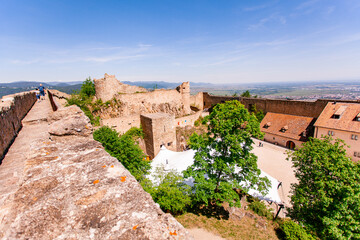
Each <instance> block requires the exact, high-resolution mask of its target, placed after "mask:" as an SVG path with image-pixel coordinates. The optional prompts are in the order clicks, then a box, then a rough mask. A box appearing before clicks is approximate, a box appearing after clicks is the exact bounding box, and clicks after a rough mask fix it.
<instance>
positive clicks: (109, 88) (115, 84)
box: [94, 73, 147, 102]
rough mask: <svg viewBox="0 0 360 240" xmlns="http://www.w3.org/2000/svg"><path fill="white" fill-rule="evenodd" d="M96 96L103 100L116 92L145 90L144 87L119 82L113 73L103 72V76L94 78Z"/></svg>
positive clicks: (108, 98) (109, 98) (111, 96)
mask: <svg viewBox="0 0 360 240" xmlns="http://www.w3.org/2000/svg"><path fill="white" fill-rule="evenodd" d="M94 84H95V92H96V98H97V99H101V100H102V101H103V102H106V101H109V100H111V99H112V98H113V97H114V96H115V94H118V93H135V92H147V90H146V89H145V88H142V87H138V86H131V85H127V84H123V83H121V82H120V81H119V80H117V79H116V78H115V75H108V74H107V73H105V75H104V78H100V79H94Z"/></svg>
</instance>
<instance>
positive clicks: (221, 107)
mask: <svg viewBox="0 0 360 240" xmlns="http://www.w3.org/2000/svg"><path fill="white" fill-rule="evenodd" d="M207 121H208V122H209V125H208V132H207V133H206V134H204V135H202V136H199V135H197V134H196V133H195V134H193V135H192V136H191V137H190V141H189V146H190V148H192V149H194V150H196V153H195V156H194V164H193V165H192V166H190V167H189V168H188V169H187V170H186V171H184V177H185V178H187V177H193V178H194V182H195V185H194V189H193V190H194V200H195V201H196V202H197V203H203V204H205V205H208V204H214V203H216V204H218V205H220V204H221V203H222V202H224V201H226V202H228V203H229V204H230V205H231V206H233V205H234V203H235V204H236V205H237V206H239V205H240V199H239V195H238V194H237V192H236V189H240V188H242V189H244V190H247V189H249V188H250V187H251V188H258V190H260V191H262V192H264V191H266V188H267V186H268V184H269V180H268V179H267V178H261V177H259V174H260V170H259V169H258V167H257V157H256V156H255V155H254V154H253V153H251V149H252V146H251V144H252V143H253V141H252V139H251V137H252V136H254V137H262V134H261V132H260V128H259V122H258V121H257V119H256V118H255V116H254V115H253V114H249V112H248V111H247V109H246V108H245V107H244V106H243V105H242V104H240V102H239V101H228V102H226V103H224V104H218V105H216V106H215V107H214V109H213V111H212V112H211V114H210V115H209V116H208V117H207ZM236 170H237V171H238V172H236ZM245 181H246V182H247V183H248V186H241V185H240V182H245Z"/></svg>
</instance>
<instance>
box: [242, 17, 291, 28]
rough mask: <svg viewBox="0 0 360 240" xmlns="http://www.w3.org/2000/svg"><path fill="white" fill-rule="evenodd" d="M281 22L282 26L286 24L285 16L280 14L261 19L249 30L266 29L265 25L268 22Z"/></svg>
mask: <svg viewBox="0 0 360 240" xmlns="http://www.w3.org/2000/svg"><path fill="white" fill-rule="evenodd" d="M273 21H275V22H280V23H281V24H286V18H285V17H284V16H281V15H278V14H272V15H270V16H268V17H266V18H262V19H260V20H259V21H258V22H257V23H255V24H251V25H250V26H249V27H248V29H249V30H256V29H258V28H262V27H264V25H265V24H266V23H268V22H273Z"/></svg>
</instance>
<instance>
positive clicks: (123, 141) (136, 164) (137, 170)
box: [93, 126, 151, 181]
mask: <svg viewBox="0 0 360 240" xmlns="http://www.w3.org/2000/svg"><path fill="white" fill-rule="evenodd" d="M93 136H94V139H95V140H96V141H99V142H101V143H102V145H103V146H104V148H105V150H106V151H107V152H108V153H109V154H110V155H111V156H113V157H115V158H117V159H118V160H119V161H120V162H121V163H122V164H123V165H124V167H126V168H127V169H128V170H129V171H130V173H131V174H132V175H133V176H134V177H135V178H136V180H138V181H141V180H143V179H144V176H145V175H146V174H147V173H148V171H149V169H150V168H151V166H150V163H149V162H148V161H145V160H144V157H145V155H144V153H143V151H142V150H141V149H140V147H139V146H138V145H136V144H135V141H134V139H133V136H132V135H131V134H126V133H125V134H123V135H122V136H119V134H118V133H117V132H116V131H115V130H113V129H111V128H109V127H107V126H104V127H101V128H99V129H98V130H96V131H95V132H94V134H93Z"/></svg>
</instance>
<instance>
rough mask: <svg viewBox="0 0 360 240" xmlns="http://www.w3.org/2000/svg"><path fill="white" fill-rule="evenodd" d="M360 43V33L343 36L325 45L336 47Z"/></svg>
mask: <svg viewBox="0 0 360 240" xmlns="http://www.w3.org/2000/svg"><path fill="white" fill-rule="evenodd" d="M358 41H360V32H359V33H356V34H352V35H347V36H341V37H338V38H336V39H334V40H332V41H329V42H327V43H325V44H323V45H326V46H336V45H343V44H348V43H353V42H358Z"/></svg>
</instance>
